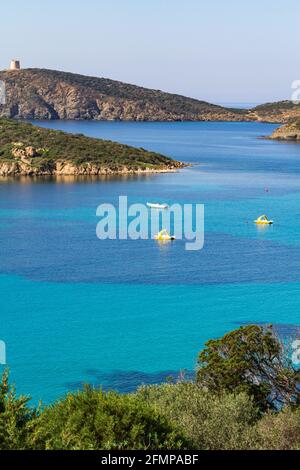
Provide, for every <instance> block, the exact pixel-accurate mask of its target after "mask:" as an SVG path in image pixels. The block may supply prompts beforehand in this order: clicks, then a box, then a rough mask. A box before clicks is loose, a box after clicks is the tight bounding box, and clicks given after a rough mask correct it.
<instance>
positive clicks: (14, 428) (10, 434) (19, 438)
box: [0, 371, 36, 450]
mask: <svg viewBox="0 0 300 470" xmlns="http://www.w3.org/2000/svg"><path fill="white" fill-rule="evenodd" d="M28 401H29V398H27V397H19V398H17V397H16V393H15V389H14V388H13V387H11V386H10V385H9V383H8V372H7V371H5V372H4V374H3V376H2V382H1V383H0V450H13V449H18V450H20V449H26V448H27V437H28V433H29V428H28V425H29V423H30V422H31V421H32V420H33V419H34V417H35V416H36V412H35V411H33V410H31V409H30V408H29V407H28Z"/></svg>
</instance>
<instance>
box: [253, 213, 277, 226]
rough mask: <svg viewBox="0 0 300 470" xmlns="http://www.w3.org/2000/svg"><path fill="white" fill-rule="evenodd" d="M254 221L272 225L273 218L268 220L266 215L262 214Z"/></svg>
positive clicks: (258, 223)
mask: <svg viewBox="0 0 300 470" xmlns="http://www.w3.org/2000/svg"><path fill="white" fill-rule="evenodd" d="M254 223H255V224H257V225H272V224H273V220H269V219H268V217H267V216H266V215H265V214H264V215H261V216H260V217H258V219H256V220H254Z"/></svg>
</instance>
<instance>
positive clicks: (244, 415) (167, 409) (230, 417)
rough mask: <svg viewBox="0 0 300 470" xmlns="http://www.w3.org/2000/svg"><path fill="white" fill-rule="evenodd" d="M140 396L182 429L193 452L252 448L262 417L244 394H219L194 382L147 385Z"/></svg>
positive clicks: (141, 390)
mask: <svg viewBox="0 0 300 470" xmlns="http://www.w3.org/2000/svg"><path fill="white" fill-rule="evenodd" d="M138 395H139V396H140V397H142V398H143V399H144V400H146V401H147V402H148V403H152V405H153V406H155V407H156V409H157V410H158V411H159V412H160V413H162V414H165V415H166V416H167V417H168V418H169V419H170V420H171V421H172V422H173V423H174V425H177V426H181V428H182V430H183V431H184V433H185V434H186V436H187V437H188V438H189V440H190V441H191V442H192V445H193V448H194V449H202V450H214V449H243V448H247V447H249V446H251V442H252V435H251V431H252V427H253V424H254V423H255V422H256V420H257V419H258V417H259V413H258V409H257V407H256V406H255V404H254V402H253V400H252V399H251V398H250V397H249V396H248V395H246V394H245V393H241V394H238V395H236V396H235V395H234V394H223V395H221V396H220V395H216V394H212V393H210V392H207V391H204V390H203V389H201V388H200V387H199V386H197V385H196V384H194V383H191V382H181V383H178V384H164V385H153V386H145V387H142V388H141V389H139V391H138Z"/></svg>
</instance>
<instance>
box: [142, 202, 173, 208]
mask: <svg viewBox="0 0 300 470" xmlns="http://www.w3.org/2000/svg"><path fill="white" fill-rule="evenodd" d="M147 207H150V209H169V206H168V204H158V203H157V202H147Z"/></svg>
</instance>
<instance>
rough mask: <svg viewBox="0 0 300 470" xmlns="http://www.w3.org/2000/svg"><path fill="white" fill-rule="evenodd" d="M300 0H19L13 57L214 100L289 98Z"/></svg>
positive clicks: (2, 62)
mask: <svg viewBox="0 0 300 470" xmlns="http://www.w3.org/2000/svg"><path fill="white" fill-rule="evenodd" d="M299 13H300V2H299V0H180V1H179V0H148V1H147V0H105V1H104V0H60V1H59V0H26V1H24V0H14V1H11V2H8V1H7V2H5V3H4V2H2V4H1V28H0V44H1V48H0V68H1V69H4V68H6V67H7V66H8V63H9V61H10V59H11V58H14V57H15V58H20V59H21V61H22V65H23V66H24V67H45V68H51V69H59V70H66V71H71V72H78V73H83V74H89V75H96V76H103V77H109V78H113V79H117V80H122V81H125V82H129V83H135V84H138V85H143V86H146V87H151V88H158V89H163V90H166V91H171V92H176V93H181V94H184V95H189V96H194V97H197V98H202V99H205V100H208V101H213V102H261V101H268V100H277V99H287V98H289V97H290V94H291V89H290V86H291V82H292V81H293V80H296V79H300V47H299V46H300V35H299V25H300V21H299V20H300V15H299Z"/></svg>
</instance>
